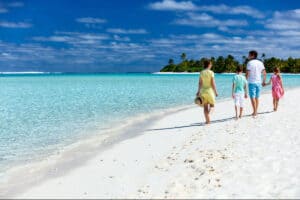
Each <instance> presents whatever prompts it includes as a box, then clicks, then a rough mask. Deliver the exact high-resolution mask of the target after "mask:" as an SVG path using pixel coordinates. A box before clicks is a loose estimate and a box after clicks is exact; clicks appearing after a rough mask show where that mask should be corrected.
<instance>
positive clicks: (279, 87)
mask: <svg viewBox="0 0 300 200" xmlns="http://www.w3.org/2000/svg"><path fill="white" fill-rule="evenodd" d="M271 83H272V96H273V106H274V111H277V108H278V103H279V99H280V98H281V97H282V96H283V95H284V88H283V84H282V78H281V75H280V70H279V68H278V67H275V69H274V74H273V75H272V76H271V78H270V81H269V82H268V83H267V84H266V85H270V84H271Z"/></svg>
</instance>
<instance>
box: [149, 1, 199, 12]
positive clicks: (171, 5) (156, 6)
mask: <svg viewBox="0 0 300 200" xmlns="http://www.w3.org/2000/svg"><path fill="white" fill-rule="evenodd" d="M148 7H149V8H150V9H152V10H169V11H170V10H181V11H183V10H196V9H197V6H196V5H195V4H194V3H193V2H191V1H180V2H177V1H175V0H163V1H159V2H155V3H150V4H149V5H148Z"/></svg>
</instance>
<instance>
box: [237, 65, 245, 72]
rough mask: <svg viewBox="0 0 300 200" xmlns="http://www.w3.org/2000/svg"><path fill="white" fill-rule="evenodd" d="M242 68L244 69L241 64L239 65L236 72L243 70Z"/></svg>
mask: <svg viewBox="0 0 300 200" xmlns="http://www.w3.org/2000/svg"><path fill="white" fill-rule="evenodd" d="M243 70H244V67H243V65H239V66H238V67H237V68H236V71H237V72H239V73H240V72H243Z"/></svg>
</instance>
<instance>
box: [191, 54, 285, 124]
mask: <svg viewBox="0 0 300 200" xmlns="http://www.w3.org/2000/svg"><path fill="white" fill-rule="evenodd" d="M248 59H249V61H248V63H247V71H246V77H245V76H244V75H243V66H239V67H238V68H237V71H236V75H235V76H234V77H233V80H232V98H233V99H234V105H235V113H236V115H235V117H236V119H238V118H242V115H243V108H244V100H245V99H246V98H247V97H248V92H249V97H250V99H251V104H252V108H253V113H252V116H253V117H256V116H257V114H258V112H257V111H258V106H259V97H260V93H261V88H262V86H267V85H270V84H272V96H273V106H274V111H277V108H278V102H279V99H280V98H281V97H282V96H283V95H284V88H283V84H282V78H281V75H280V70H279V68H278V67H275V68H274V74H273V75H272V76H271V78H270V80H269V82H268V83H266V79H267V73H266V70H265V66H264V64H263V62H262V61H260V60H258V59H257V51H254V50H253V51H250V52H249V55H248ZM211 68H212V62H211V61H210V60H205V61H204V70H202V71H201V72H200V77H199V86H198V92H197V94H196V99H195V103H196V104H199V105H200V106H203V108H204V116H205V120H206V124H209V123H210V114H211V112H212V110H213V109H214V106H215V97H217V96H218V92H217V87H216V83H215V78H214V72H213V71H212V70H211ZM262 76H263V80H262Z"/></svg>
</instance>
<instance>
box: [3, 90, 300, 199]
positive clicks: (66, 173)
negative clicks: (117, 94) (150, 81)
mask: <svg viewBox="0 0 300 200" xmlns="http://www.w3.org/2000/svg"><path fill="white" fill-rule="evenodd" d="M297 91H300V89H299V88H293V89H288V91H287V93H288V94H289V93H297ZM262 98H267V99H270V94H269V93H265V94H263V97H262ZM265 101H266V100H264V101H263V104H264V103H266V102H265ZM283 101H284V100H283ZM247 102H248V103H247V109H246V114H248V113H249V110H250V109H249V107H248V106H249V100H247ZM270 103H271V101H269V102H268V104H270ZM228 104H230V109H229V110H231V112H229V113H227V112H226V109H227V108H226V107H228ZM270 105H271V104H270ZM270 105H268V107H267V110H270ZM231 107H232V108H231ZM224 108H225V110H224ZM279 109H281V107H279ZM215 112H216V115H217V116H216V118H215V116H213V117H212V118H213V119H212V120H213V121H214V123H212V124H211V125H210V126H215V124H218V123H221V126H224V124H222V123H225V124H226V126H227V128H228V127H229V128H228V129H230V126H232V125H236V124H235V122H234V120H232V118H230V117H228V115H231V114H232V116H233V103H232V101H231V100H229V99H224V101H222V100H219V101H218V103H217V107H216V111H215ZM195 113H196V114H197V115H199V119H194V118H193V117H191V116H195ZM187 114H188V115H187ZM266 114H268V113H266ZM274 114H277V113H274ZM183 116H186V117H187V116H190V117H188V118H186V117H185V118H183ZM224 116H227V118H226V117H225V118H224ZM220 117H221V119H218V118H220ZM263 117H264V116H263ZM177 118H179V119H177ZM202 118H203V116H202V112H200V111H199V108H198V107H197V106H192V105H190V106H186V107H185V108H182V109H181V110H174V109H173V112H169V113H167V112H162V113H161V114H160V115H158V116H157V118H155V117H154V118H153V119H152V120H153V121H151V120H150V121H151V122H150V123H149V122H148V121H147V118H145V119H142V120H141V121H140V122H141V123H140V124H139V123H138V124H135V125H136V126H137V127H134V126H133V127H128V128H129V129H128V130H125V131H127V132H128V133H131V137H128V135H124V134H123V135H122V136H123V137H124V138H122V137H120V138H119V139H117V140H116V141H115V142H113V143H114V144H107V146H106V148H105V147H104V148H102V149H101V150H100V149H98V151H92V152H90V153H91V155H90V157H89V158H85V160H84V161H83V160H82V159H79V160H77V161H76V162H75V163H69V164H68V165H65V166H63V167H61V168H56V171H51V170H50V173H48V174H46V177H45V176H44V177H42V179H43V180H42V179H41V180H38V181H37V182H36V183H35V184H32V185H30V184H29V188H27V187H26V188H22V187H20V188H19V191H17V190H18V189H16V188H11V191H10V192H7V193H6V194H3V195H1V194H0V196H4V197H12V196H13V197H15V195H17V196H19V195H21V194H22V193H23V192H25V193H23V195H21V197H23V198H40V197H42V196H41V195H45V196H44V197H48V198H49V197H52V198H55V193H51V191H52V192H54V191H55V190H57V187H59V188H60V187H62V188H63V189H65V191H63V189H61V190H59V191H60V192H59V194H60V195H62V196H63V197H74V195H75V197H77V198H84V197H90V198H91V197H95V196H93V195H91V193H90V192H87V194H85V193H84V192H83V193H82V194H81V195H79V194H78V193H77V192H75V193H76V194H75V193H73V194H72V193H71V191H70V189H67V188H69V187H72V186H71V185H68V184H67V183H66V182H68V181H65V180H76V179H77V178H85V177H86V176H87V174H84V173H88V171H87V169H93V170H91V171H93V173H95V176H96V177H98V178H99V176H101V177H103V176H104V174H103V172H99V173H100V174H99V173H98V170H99V169H97V170H96V171H95V168H97V166H98V164H99V158H100V157H103V156H104V157H105V156H106V157H108V158H112V157H116V158H115V159H113V160H122V158H121V157H119V156H118V155H117V154H116V153H117V152H119V150H120V148H121V149H122V150H123V151H124V152H127V153H128V151H130V152H131V153H134V152H135V151H136V149H134V151H133V149H132V148H134V147H128V143H129V144H130V143H134V144H135V145H137V146H138V147H140V148H141V149H144V148H145V147H144V145H145V143H147V138H148V139H150V141H151V140H153V141H155V142H158V143H159V144H161V145H165V147H161V146H157V147H156V148H150V149H151V150H152V151H153V152H151V153H152V154H154V155H156V156H157V157H158V160H164V161H163V163H164V164H162V165H163V166H164V165H168V164H166V163H168V160H167V161H165V155H164V154H166V153H167V154H168V153H169V152H170V151H171V152H172V151H173V150H172V148H173V145H175V146H178V145H179V146H180V145H181V144H182V141H186V139H187V138H191V137H196V136H195V130H194V129H197V127H198V128H199V127H203V129H205V130H206V131H209V129H208V128H209V127H206V126H203V124H202V121H203V119H202ZM170 119H173V120H170ZM201 119H202V120H201ZM224 119H225V120H224ZM191 120H192V121H195V120H196V122H195V123H194V125H193V123H191V126H190V127H189V126H187V127H186V125H180V124H182V123H184V122H190V121H191ZM243 120H249V119H248V118H245V119H243ZM250 120H252V119H250ZM227 121H230V123H232V124H228V122H227ZM241 121H242V120H241ZM174 122H175V124H176V122H177V123H179V125H177V126H175V127H174V128H169V127H164V126H166V125H167V124H170V123H171V124H174ZM199 122H200V123H199ZM162 126H163V127H162ZM147 127H150V128H147ZM184 128H187V129H192V130H193V131H191V132H186V131H184V130H181V129H184ZM225 128H226V127H225ZM173 129H174V130H173ZM176 129H179V130H180V131H179V132H178V131H175V130H176ZM164 131H167V132H168V131H170V132H173V133H171V135H168V134H167V135H164V134H163V132H164ZM174 131H175V133H177V134H179V135H177V136H174V139H171V138H170V136H173V134H174ZM196 131H198V129H197V130H196ZM141 133H142V134H141ZM150 133H156V134H150ZM202 135H203V134H202ZM158 139H159V140H161V141H158ZM163 139H164V140H163ZM170 139H171V140H174V141H170V144H165V143H164V141H166V140H167V141H169V140H170ZM194 139H195V140H196V139H197V138H194ZM191 142H193V141H191ZM98 145H99V144H98ZM152 145H153V144H151V146H152ZM99 146H100V145H99ZM125 147H126V148H125ZM81 148H82V146H79V147H78V151H80V149H81ZM128 148H129V150H128ZM198 148H199V146H198ZM144 150H145V149H144ZM186 150H187V149H183V152H184V151H186ZM206 150H207V149H206ZM141 151H142V150H141ZM75 152H76V151H75ZM112 152H114V153H112ZM120 152H122V151H120ZM73 153H74V151H73V152H67V153H66V155H65V156H66V157H68V156H69V157H72V156H73V155H72V154H73ZM145 153H147V152H145ZM148 153H149V152H148ZM173 153H174V152H173ZM177 153H178V154H180V152H177ZM92 154H93V155H92ZM121 154H122V153H121ZM140 154H143V152H140ZM160 154H161V155H160ZM83 155H84V154H83ZM124 157H125V158H124V160H123V164H124V165H126V160H127V161H128V158H131V157H130V155H127V154H125V156H124ZM171 157H174V155H173V156H171ZM147 158H148V159H147ZM51 159H52V158H49V159H48V160H51ZM136 159H137V160H139V161H140V162H142V161H141V160H143V158H142V157H140V156H137V158H136ZM105 160H106V159H105ZM113 160H111V162H109V163H110V166H111V167H113V166H114V164H115V161H113ZM129 160H130V159H129ZM158 160H157V159H156V157H153V155H152V156H151V157H149V156H148V157H146V159H145V160H144V161H143V162H144V167H145V168H146V169H148V168H149V166H151V167H154V170H155V169H158V170H159V168H162V169H163V170H162V171H164V170H166V169H164V168H165V167H160V166H158V168H156V166H157V165H158V164H157V163H159V161H158ZM134 163H135V162H134ZM46 164H47V163H46ZM48 164H49V163H48ZM76 164H77V165H76ZM153 164H154V165H155V166H153ZM73 165H76V166H73ZM108 165H109V164H108ZM159 165H160V164H159ZM122 167H124V166H123V165H117V166H116V168H114V167H113V168H114V169H113V170H112V171H111V172H110V173H112V174H119V175H120V176H121V177H122V176H124V175H123V174H122V173H121V172H122ZM132 167H133V168H134V169H135V168H136V166H132ZM29 169H30V168H29ZM102 170H104V171H105V170H108V169H107V167H105V166H104V168H103V169H102ZM141 170H142V169H140V168H138V171H141ZM100 171H101V170H100ZM119 171H121V172H119ZM175 171H178V169H175ZM143 172H144V171H143V170H142V172H141V174H139V176H137V174H136V172H135V171H132V170H131V171H130V172H129V174H130V175H132V176H133V177H136V178H137V177H140V176H141V175H142V174H143ZM150 172H151V173H154V172H153V169H151V170H150ZM120 173H121V174H120ZM151 173H150V174H151ZM157 173H158V172H155V173H154V174H156V175H158V174H160V173H158V174H157ZM166 173H168V172H166ZM16 176H17V177H16V181H17V180H18V175H16ZM88 177H89V178H88ZM92 177H93V176H87V177H86V178H87V179H85V180H86V181H87V180H89V181H92V182H93V183H92V186H91V187H92V189H95V187H94V186H93V184H95V182H94V181H95V180H90V179H91V178H92ZM175 177H176V176H175ZM129 178H130V177H129ZM148 178H149V177H148ZM110 179H111V178H109V181H108V180H104V181H103V182H104V183H103V184H104V185H105V184H106V186H107V185H110V181H111V180H110ZM126 180H127V179H126ZM126 180H125V182H126ZM130 180H132V179H131V178H130V179H128V180H127V181H129V182H127V184H132V185H131V186H130V187H129V188H131V187H132V188H134V189H131V191H130V190H129V191H125V192H124V191H123V190H124V189H123V190H122V191H119V190H118V191H110V190H112V189H109V188H106V189H107V190H108V191H109V192H108V194H105V189H103V191H99V192H98V193H97V195H96V197H99V198H100V197H102V198H113V197H115V198H116V197H128V198H137V197H139V198H140V197H146V198H151V197H152V198H153V197H157V198H162V197H163V196H164V195H166V194H164V192H162V193H161V191H160V190H159V189H158V188H156V189H154V190H153V191H152V192H149V191H148V193H147V192H145V193H144V192H139V190H140V191H144V190H147V187H146V188H143V189H139V188H140V187H141V186H140V184H133V183H131V182H132V181H131V182H130ZM151 180H152V178H151V176H150V185H151ZM57 181H58V182H57ZM166 181H167V179H164V180H161V181H160V182H161V183H160V184H164V183H166ZM59 182H60V183H61V184H62V182H64V184H62V185H61V184H58V183H59ZM75 182H76V181H75ZM137 182H140V180H137ZM78 184H79V183H78ZM96 185H98V186H99V184H96ZM12 186H13V185H11V187H12ZM27 186H28V185H27ZM81 186H82V187H83V188H84V190H88V189H87V188H85V187H84V186H83V185H81ZM165 186H166V185H161V187H164V188H165ZM153 187H154V186H153ZM8 188H9V186H8ZM46 188H49V191H47V190H46ZM104 188H105V187H104ZM28 189H29V190H28ZM148 190H149V189H148ZM157 190H158V191H157ZM169 190H170V189H168V195H167V196H168V197H169V196H170V195H171V193H172V192H170V191H169ZM80 192H82V189H80ZM94 192H95V191H94ZM101 192H102V193H101ZM169 192H170V194H169ZM10 193H11V194H10ZM114 193H116V194H114ZM12 194H15V195H12ZM47 194H48V195H50V196H47ZM92 194H93V193H92ZM113 194H114V195H115V196H114V195H113ZM183 194H184V193H182V194H177V195H175V196H173V197H177V196H178V195H179V196H180V197H186V196H182V195H183ZM53 195H54V196H53ZM94 195H95V193H94ZM118 195H119V196H118ZM149 195H150V196H149ZM173 195H174V194H173ZM62 196H59V197H62ZM56 197H58V196H56ZM171 197H172V195H171ZM190 197H194V196H190ZM203 197H208V196H202V198H203ZM209 197H211V196H209Z"/></svg>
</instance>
